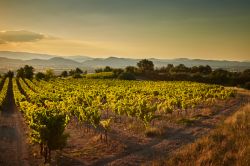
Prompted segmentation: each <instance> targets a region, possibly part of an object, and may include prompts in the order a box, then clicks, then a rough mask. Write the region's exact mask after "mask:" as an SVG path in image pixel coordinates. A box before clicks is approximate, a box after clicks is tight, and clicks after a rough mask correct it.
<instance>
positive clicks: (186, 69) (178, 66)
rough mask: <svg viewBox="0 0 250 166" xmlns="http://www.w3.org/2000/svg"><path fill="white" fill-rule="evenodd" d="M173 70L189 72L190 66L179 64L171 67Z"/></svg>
mask: <svg viewBox="0 0 250 166" xmlns="http://www.w3.org/2000/svg"><path fill="white" fill-rule="evenodd" d="M171 72H175V73H188V72H190V68H188V67H186V66H185V65H184V64H179V65H177V66H175V67H174V68H172V69H171Z"/></svg>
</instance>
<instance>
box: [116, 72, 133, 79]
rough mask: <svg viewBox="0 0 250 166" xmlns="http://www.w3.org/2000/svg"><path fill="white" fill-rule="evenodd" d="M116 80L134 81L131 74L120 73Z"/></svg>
mask: <svg viewBox="0 0 250 166" xmlns="http://www.w3.org/2000/svg"><path fill="white" fill-rule="evenodd" d="M118 79H121V80H135V79H136V78H135V76H134V74H132V73H127V72H125V73H121V74H120V75H119V76H118Z"/></svg>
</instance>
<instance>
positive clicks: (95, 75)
mask: <svg viewBox="0 0 250 166" xmlns="http://www.w3.org/2000/svg"><path fill="white" fill-rule="evenodd" d="M86 78H92V79H106V78H114V73H113V72H100V73H93V74H87V75H86Z"/></svg>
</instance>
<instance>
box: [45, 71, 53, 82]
mask: <svg viewBox="0 0 250 166" xmlns="http://www.w3.org/2000/svg"><path fill="white" fill-rule="evenodd" d="M53 77H55V73H54V71H53V70H52V69H48V70H46V72H45V78H46V80H49V79H51V78H53Z"/></svg>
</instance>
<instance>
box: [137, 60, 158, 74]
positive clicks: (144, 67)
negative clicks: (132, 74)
mask: <svg viewBox="0 0 250 166" xmlns="http://www.w3.org/2000/svg"><path fill="white" fill-rule="evenodd" d="M137 66H138V68H139V70H140V71H141V72H142V73H145V72H150V71H154V63H153V62H152V61H150V60H147V59H143V60H141V61H139V62H138V63H137Z"/></svg>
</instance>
